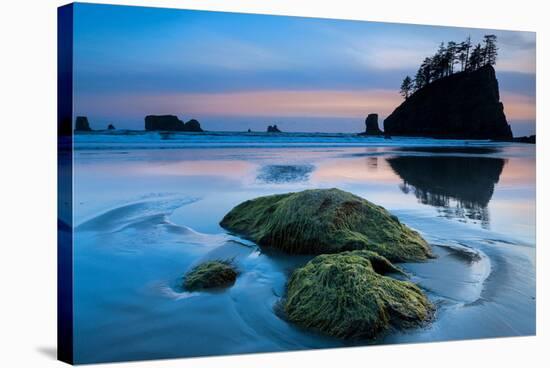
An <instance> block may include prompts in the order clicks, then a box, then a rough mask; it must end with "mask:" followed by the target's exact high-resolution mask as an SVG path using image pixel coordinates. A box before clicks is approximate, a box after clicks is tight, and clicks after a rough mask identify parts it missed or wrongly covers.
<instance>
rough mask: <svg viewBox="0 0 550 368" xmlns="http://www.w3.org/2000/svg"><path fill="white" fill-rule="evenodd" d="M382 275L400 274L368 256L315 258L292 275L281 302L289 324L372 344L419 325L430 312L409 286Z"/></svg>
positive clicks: (352, 254) (423, 298)
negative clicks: (392, 332) (391, 330)
mask: <svg viewBox="0 0 550 368" xmlns="http://www.w3.org/2000/svg"><path fill="white" fill-rule="evenodd" d="M386 272H399V269H397V268H396V267H395V266H393V265H392V264H391V263H390V262H389V261H388V260H387V259H385V258H384V257H381V256H379V255H378V254H376V253H373V252H369V251H350V252H342V253H338V254H324V255H320V256H317V257H315V258H314V259H313V260H311V261H310V262H308V263H307V264H306V265H305V266H303V267H301V268H299V269H297V270H295V271H294V273H293V274H292V276H291V278H290V280H289V283H288V290H287V297H286V300H285V301H284V311H285V314H286V316H287V318H288V319H289V321H291V322H293V323H296V324H297V325H299V326H301V327H303V328H306V329H310V330H314V331H317V332H320V333H323V334H327V335H330V336H334V337H338V338H346V339H353V338H372V337H374V336H376V335H377V334H378V333H380V332H383V331H385V330H387V329H388V328H389V327H390V326H393V327H395V328H410V327H415V326H419V325H421V324H422V323H423V322H425V321H427V320H429V319H430V318H431V316H432V315H433V310H434V307H433V305H432V304H431V303H430V301H429V300H428V298H427V297H426V296H425V295H424V293H423V292H422V291H421V290H420V289H419V288H418V287H417V286H416V285H414V284H413V283H411V282H408V281H400V280H396V279H393V278H391V277H388V276H384V275H383V273H386Z"/></svg>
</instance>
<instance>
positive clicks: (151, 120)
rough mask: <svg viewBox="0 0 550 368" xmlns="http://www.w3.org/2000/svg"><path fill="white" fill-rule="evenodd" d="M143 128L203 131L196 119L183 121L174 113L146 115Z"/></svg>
mask: <svg viewBox="0 0 550 368" xmlns="http://www.w3.org/2000/svg"><path fill="white" fill-rule="evenodd" d="M145 130H163V131H175V132H203V130H202V128H201V125H200V123H199V122H198V121H197V120H195V119H191V120H189V121H188V122H187V123H184V122H183V121H181V120H180V119H178V117H177V116H175V115H147V116H146V117H145Z"/></svg>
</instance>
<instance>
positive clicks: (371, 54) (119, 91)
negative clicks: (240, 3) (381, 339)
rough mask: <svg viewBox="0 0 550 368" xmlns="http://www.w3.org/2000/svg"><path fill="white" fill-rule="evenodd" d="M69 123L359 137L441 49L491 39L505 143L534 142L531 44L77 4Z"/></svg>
mask: <svg viewBox="0 0 550 368" xmlns="http://www.w3.org/2000/svg"><path fill="white" fill-rule="evenodd" d="M74 14H75V24H74V73H75V74H74V76H75V84H74V97H75V114H76V115H86V116H88V118H89V120H90V124H91V125H92V128H95V129H104V128H105V127H106V125H107V124H108V123H113V124H114V125H115V126H116V127H117V128H127V129H143V126H144V122H143V119H144V116H145V115H148V114H176V115H178V116H180V118H181V119H183V120H188V119H191V118H196V119H198V120H199V121H200V122H201V125H202V126H203V128H204V129H206V130H246V129H248V128H251V129H253V130H262V131H263V130H265V128H266V126H267V125H268V124H271V123H277V124H278V125H279V127H281V128H282V129H283V130H285V131H302V132H304V131H320V132H358V131H361V130H363V129H364V119H365V116H366V115H367V114H368V113H371V112H377V113H379V114H380V118H381V119H380V125H382V121H383V119H384V118H385V117H386V116H387V115H388V114H389V113H391V111H393V109H394V108H395V107H397V106H398V105H399V104H400V103H401V101H402V97H401V96H400V95H399V93H398V90H399V86H400V84H401V80H402V79H403V77H404V76H405V75H407V74H410V75H411V76H412V75H414V73H415V71H416V69H417V68H418V66H419V64H420V63H421V62H422V60H423V59H424V58H425V57H426V56H431V55H432V54H433V53H434V52H435V51H436V49H437V47H438V45H439V43H440V42H441V41H445V42H447V41H451V40H453V41H456V42H460V41H462V40H464V39H465V38H466V37H467V36H468V35H471V37H472V41H474V42H479V41H480V40H481V38H482V36H483V35H484V34H488V33H493V34H496V35H497V36H498V46H499V58H498V60H497V65H496V70H497V77H498V80H499V84H500V92H501V100H502V102H503V103H504V106H505V112H506V116H507V118H508V121H509V122H510V123H511V125H512V129H513V131H514V135H526V134H534V133H535V34H534V33H530V32H512V31H494V30H480V29H465V28H454V27H435V26H418V25H404V24H390V23H371V22H358V21H342V20H329V19H312V18H298V17H279V16H265V15H247V14H235V13H217V12H202V11H187V10H173V9H171V10H170V9H158V8H143V7H122V6H110V5H91V4H76V6H75V13H74Z"/></svg>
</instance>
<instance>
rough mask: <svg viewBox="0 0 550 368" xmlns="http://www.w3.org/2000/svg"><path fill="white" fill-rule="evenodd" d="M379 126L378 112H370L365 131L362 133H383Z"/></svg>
mask: <svg viewBox="0 0 550 368" xmlns="http://www.w3.org/2000/svg"><path fill="white" fill-rule="evenodd" d="M382 134H383V132H382V131H381V130H380V128H379V127H378V114H369V115H368V116H367V118H366V119H365V131H364V132H363V133H360V135H382Z"/></svg>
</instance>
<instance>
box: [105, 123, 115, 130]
mask: <svg viewBox="0 0 550 368" xmlns="http://www.w3.org/2000/svg"><path fill="white" fill-rule="evenodd" d="M107 129H108V130H115V129H116V128H115V126H114V125H113V124H109V126H108V127H107Z"/></svg>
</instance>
